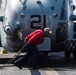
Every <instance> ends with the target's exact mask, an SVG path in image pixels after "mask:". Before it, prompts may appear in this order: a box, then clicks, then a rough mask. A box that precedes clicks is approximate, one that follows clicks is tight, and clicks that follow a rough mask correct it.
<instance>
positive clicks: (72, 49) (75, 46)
mask: <svg viewBox="0 0 76 75" xmlns="http://www.w3.org/2000/svg"><path fill="white" fill-rule="evenodd" d="M71 53H73V57H74V58H76V42H75V41H71V42H70V44H69V49H68V50H67V51H65V58H70V55H71Z"/></svg>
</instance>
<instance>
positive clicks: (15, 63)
mask: <svg viewBox="0 0 76 75" xmlns="http://www.w3.org/2000/svg"><path fill="white" fill-rule="evenodd" d="M14 66H17V67H18V68H19V69H22V66H21V64H19V63H18V62H14Z"/></svg>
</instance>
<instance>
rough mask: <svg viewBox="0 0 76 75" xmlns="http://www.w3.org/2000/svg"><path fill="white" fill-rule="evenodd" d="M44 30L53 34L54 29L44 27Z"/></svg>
mask: <svg viewBox="0 0 76 75" xmlns="http://www.w3.org/2000/svg"><path fill="white" fill-rule="evenodd" d="M44 32H45V33H49V34H51V33H52V31H51V29H50V28H44Z"/></svg>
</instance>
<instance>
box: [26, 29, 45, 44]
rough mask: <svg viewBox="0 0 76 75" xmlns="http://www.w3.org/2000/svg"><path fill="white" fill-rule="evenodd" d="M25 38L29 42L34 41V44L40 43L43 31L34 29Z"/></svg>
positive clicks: (42, 38) (42, 39)
mask: <svg viewBox="0 0 76 75" xmlns="http://www.w3.org/2000/svg"><path fill="white" fill-rule="evenodd" d="M26 39H27V40H28V42H27V43H28V44H29V43H31V42H32V43H34V44H35V45H38V44H41V43H43V41H44V32H43V31H42V30H35V31H34V32H32V33H31V34H29V35H28V36H27V37H26Z"/></svg>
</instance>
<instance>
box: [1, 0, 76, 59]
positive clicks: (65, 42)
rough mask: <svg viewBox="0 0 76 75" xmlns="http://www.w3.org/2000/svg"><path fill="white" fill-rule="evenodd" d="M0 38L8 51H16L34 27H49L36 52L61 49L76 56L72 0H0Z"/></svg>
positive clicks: (75, 18) (75, 24)
mask: <svg viewBox="0 0 76 75" xmlns="http://www.w3.org/2000/svg"><path fill="white" fill-rule="evenodd" d="M1 1H2V4H1V7H0V9H2V8H3V15H2V16H0V21H1V25H0V42H1V45H2V47H3V48H4V49H6V50H8V51H18V50H19V49H20V48H21V47H22V46H23V44H24V39H25V37H26V36H27V35H28V34H29V33H31V32H32V31H34V30H36V29H43V28H45V27H49V28H50V29H51V30H52V35H51V36H50V37H45V41H44V42H43V44H41V45H38V46H37V47H38V49H39V51H40V52H45V53H48V52H61V51H65V57H67V58H69V56H70V54H71V53H73V55H74V57H75V58H76V51H75V48H76V45H75V44H76V22H74V21H75V20H76V15H74V10H75V6H74V5H73V0H1Z"/></svg>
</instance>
